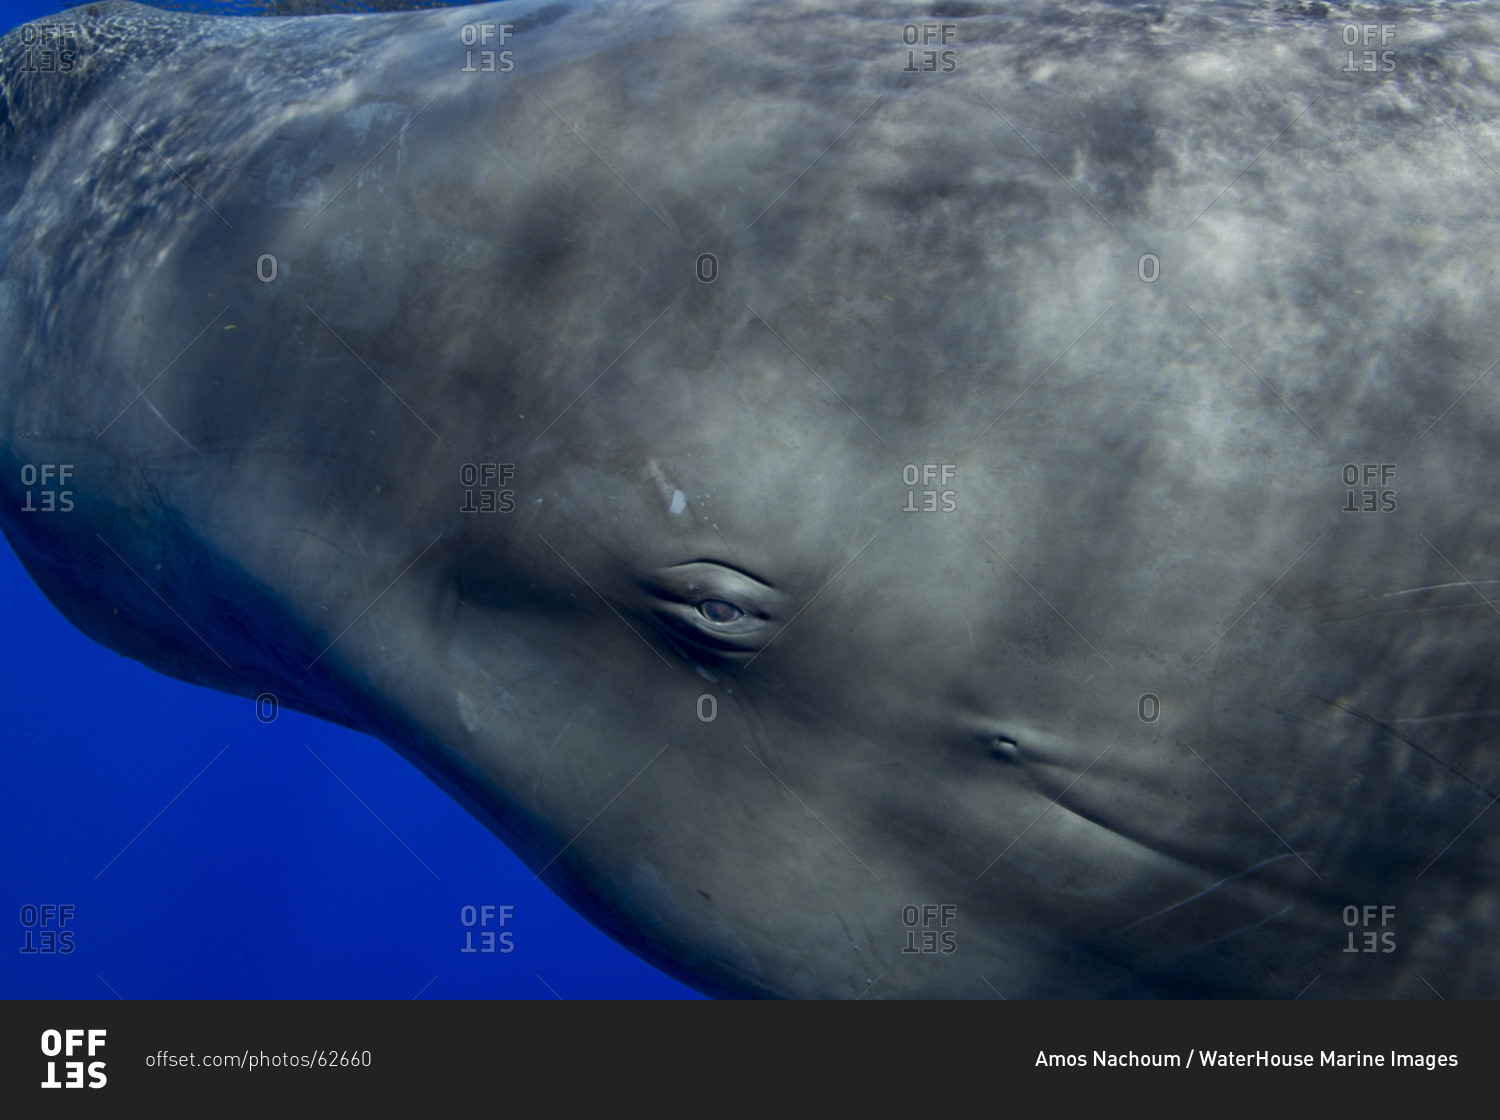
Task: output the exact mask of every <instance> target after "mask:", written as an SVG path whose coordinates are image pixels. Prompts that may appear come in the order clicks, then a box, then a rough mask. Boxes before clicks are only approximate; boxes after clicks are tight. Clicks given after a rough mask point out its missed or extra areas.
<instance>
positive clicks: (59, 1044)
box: [42, 1029, 109, 1089]
mask: <svg viewBox="0 0 1500 1120" xmlns="http://www.w3.org/2000/svg"><path fill="white" fill-rule="evenodd" d="M104 1036H105V1032H104V1031H103V1030H76V1029H74V1030H61V1031H55V1030H45V1031H43V1032H42V1056H43V1057H45V1058H47V1059H48V1062H47V1080H45V1081H43V1082H42V1088H43V1089H84V1088H88V1089H102V1088H104V1086H105V1085H107V1084H108V1083H109V1078H108V1077H106V1076H105V1074H104V1063H103V1062H89V1063H88V1068H87V1069H85V1068H84V1061H83V1056H84V1055H83V1051H84V1050H85V1047H86V1048H87V1056H88V1057H90V1058H93V1057H97V1056H98V1054H99V1051H100V1050H102V1049H103V1048H104ZM85 1037H86V1038H87V1042H85ZM75 1054H77V1055H78V1057H77V1059H76V1060H73V1061H65V1062H61V1063H59V1062H58V1061H56V1059H57V1058H59V1057H64V1058H73V1056H74V1055H75ZM59 1064H61V1066H62V1067H63V1077H64V1078H65V1079H66V1080H63V1081H59V1080H58V1079H57V1067H58V1065H59ZM85 1073H86V1074H87V1075H88V1083H87V1085H85V1084H84V1080H83V1078H84V1074H85Z"/></svg>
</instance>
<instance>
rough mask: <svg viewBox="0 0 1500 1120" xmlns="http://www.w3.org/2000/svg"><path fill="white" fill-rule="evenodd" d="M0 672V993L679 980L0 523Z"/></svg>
mask: <svg viewBox="0 0 1500 1120" xmlns="http://www.w3.org/2000/svg"><path fill="white" fill-rule="evenodd" d="M172 6H173V7H176V8H179V9H183V8H197V9H201V10H205V11H209V10H224V9H227V10H230V11H245V10H247V9H252V10H253V9H254V7H255V5H254V4H247V3H245V2H243V0H242V2H240V3H235V4H228V5H214V4H211V3H201V4H190V3H175V4H173V5H172ZM64 8H65V5H61V4H57V3H48V2H42V0H0V33H3V32H4V31H7V30H9V29H10V28H12V27H15V26H18V25H20V24H23V23H27V22H41V21H45V20H48V19H50V18H53V17H55V16H56V14H57V13H58V12H59V11H62V10H64ZM0 251H4V247H3V246H0ZM0 680H3V681H4V682H5V684H6V690H5V696H6V700H7V703H6V705H5V709H6V710H5V713H4V717H3V721H0V767H3V774H4V777H3V779H0V852H3V856H0V903H3V907H4V909H3V911H0V913H3V915H4V922H5V923H6V925H5V934H4V936H5V938H6V939H7V940H8V941H9V945H8V946H7V948H6V950H5V951H4V952H0V997H6V998H69V999H72V998H79V999H93V998H101V997H103V998H107V997H108V996H110V994H111V993H113V994H115V995H118V996H119V997H121V998H124V999H146V998H154V999H187V998H215V999H234V998H244V999H294V998H416V997H419V996H420V997H421V998H423V999H434V998H437V999H467V998H520V999H530V998H540V999H550V998H553V997H554V996H556V997H560V998H566V999H574V998H692V997H694V995H695V993H693V992H692V991H691V990H689V989H688V988H685V987H684V986H682V985H681V984H679V983H677V982H676V981H674V980H672V979H670V978H668V977H667V976H665V975H663V974H662V973H660V972H658V971H657V970H655V969H653V968H651V967H650V966H649V965H647V964H645V963H644V962H642V961H640V960H638V959H637V958H636V957H634V956H633V955H632V954H630V953H629V952H628V951H627V950H625V949H623V948H621V947H620V946H618V945H616V944H615V943H614V942H612V941H610V940H609V939H608V938H606V937H605V936H604V935H603V934H601V933H599V932H598V931H596V930H594V929H593V928H592V927H591V926H589V925H588V924H587V923H586V922H584V921H583V920H582V919H581V918H579V917H578V916H577V915H575V914H574V913H573V912H572V911H571V910H569V909H568V908H567V907H566V906H564V905H563V904H562V902H560V901H559V900H558V899H557V898H556V897H554V896H553V895H552V894H551V892H550V891H548V890H547V889H546V888H545V887H544V886H542V885H541V884H540V883H539V882H537V881H536V880H534V879H533V878H532V875H531V872H529V871H528V870H526V868H525V867H524V866H523V865H522V864H521V863H520V861H519V860H517V859H516V858H515V857H514V856H513V855H511V853H510V852H509V851H508V850H507V849H506V848H505V847H504V846H503V845H502V844H501V843H500V842H499V841H498V840H496V839H495V838H494V837H493V836H491V835H490V834H489V833H488V832H487V831H486V830H485V829H484V828H482V827H481V826H480V825H479V824H478V823H477V822H476V821H474V820H473V819H472V818H471V817H469V816H468V815H467V814H466V813H464V812H463V810H461V809H460V808H459V807H458V806H457V805H456V804H454V803H453V802H452V801H450V800H449V799H448V798H447V797H446V796H445V795H444V794H443V793H441V792H440V791H439V790H438V789H437V788H436V787H435V786H433V785H432V784H431V783H430V782H428V780H427V779H426V778H424V777H423V776H422V775H421V774H419V773H418V772H417V771H416V770H415V769H413V768H412V767H411V766H410V765H409V764H407V763H406V762H405V761H403V760H402V759H401V758H400V757H399V756H397V755H396V754H395V752H393V751H391V750H390V749H389V748H387V747H386V746H384V745H383V744H381V743H379V742H377V741H376V740H374V739H371V738H368V737H366V736H363V735H358V734H355V733H353V732H351V731H347V730H344V729H342V728H337V727H333V726H330V725H327V724H324V723H321V722H319V721H317V720H313V719H309V718H307V717H305V716H301V715H297V714H296V713H293V712H288V711H285V710H282V711H281V712H280V713H279V714H278V715H277V716H276V718H275V719H274V720H273V721H272V722H269V723H265V722H261V720H260V719H258V718H257V713H256V709H255V706H254V705H253V704H252V703H251V702H250V701H248V700H242V699H239V698H236V697H231V696H226V695H223V694H220V693H215V692H210V691H208V690H206V689H202V688H198V687H195V686H193V685H188V684H184V683H181V682H179V681H175V680H171V679H169V678H167V677H164V676H161V675H159V674H157V673H154V672H152V671H151V670H148V669H146V668H144V667H143V666H141V665H139V664H138V663H136V662H134V661H130V660H128V659H126V658H123V657H120V656H118V655H117V654H114V653H111V652H110V651H109V650H106V649H104V648H103V647H101V646H98V645H96V644H94V643H93V642H91V641H90V640H89V639H87V638H85V637H84V636H83V635H82V634H80V633H79V632H78V631H77V630H75V629H74V628H73V627H72V626H71V625H70V624H69V623H68V622H67V621H66V620H65V619H64V618H63V617H62V616H61V615H60V614H59V613H58V612H57V611H56V610H55V609H54V608H53V607H52V605H51V604H50V603H48V602H47V600H46V599H45V598H44V597H43V596H42V594H41V593H40V592H39V591H38V590H37V588H36V586H35V585H34V584H33V583H32V581H31V579H30V577H29V576H27V574H26V573H25V571H24V569H22V567H21V566H20V564H19V563H18V562H17V560H16V558H15V556H14V554H13V553H12V552H11V551H10V549H9V547H8V546H5V545H0ZM466 908H472V911H471V910H469V909H466ZM506 908H508V909H506ZM465 919H469V921H470V922H471V924H465ZM502 921H503V925H502ZM487 934H488V935H491V936H489V937H487V936H486V935H487ZM487 948H492V949H493V951H489V952H487V951H486V949H487ZM47 950H51V951H47Z"/></svg>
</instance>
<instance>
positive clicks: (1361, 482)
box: [1340, 463, 1396, 513]
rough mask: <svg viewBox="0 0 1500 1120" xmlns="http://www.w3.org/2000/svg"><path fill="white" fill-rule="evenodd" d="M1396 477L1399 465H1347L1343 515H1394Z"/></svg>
mask: <svg viewBox="0 0 1500 1120" xmlns="http://www.w3.org/2000/svg"><path fill="white" fill-rule="evenodd" d="M1395 477H1396V464H1395V463H1345V464H1344V485H1345V486H1347V487H1349V488H1350V489H1348V490H1346V491H1345V492H1344V495H1345V496H1344V506H1343V509H1342V510H1341V511H1340V512H1342V513H1393V512H1395V509H1396V491H1394V490H1392V489H1390V485H1391V481H1392V480H1393V479H1394V478H1395Z"/></svg>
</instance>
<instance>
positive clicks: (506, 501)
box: [458, 463, 516, 513]
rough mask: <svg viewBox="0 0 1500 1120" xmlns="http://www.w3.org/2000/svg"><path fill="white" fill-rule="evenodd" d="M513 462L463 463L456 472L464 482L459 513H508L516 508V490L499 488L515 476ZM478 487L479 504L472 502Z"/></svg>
mask: <svg viewBox="0 0 1500 1120" xmlns="http://www.w3.org/2000/svg"><path fill="white" fill-rule="evenodd" d="M515 473H516V465H515V464H514V463H465V464H464V465H463V466H462V467H461V468H460V469H459V472H458V480H459V481H460V482H462V483H463V484H464V504H463V505H461V506H459V507H458V512H459V513H509V512H510V511H511V510H513V509H515V508H516V492H515V491H514V490H505V489H501V487H503V486H504V485H505V484H506V483H507V482H509V481H510V480H511V479H512V478H514V477H515ZM475 486H477V487H478V488H479V504H478V505H475V504H474V490H473V489H471V488H472V487H475Z"/></svg>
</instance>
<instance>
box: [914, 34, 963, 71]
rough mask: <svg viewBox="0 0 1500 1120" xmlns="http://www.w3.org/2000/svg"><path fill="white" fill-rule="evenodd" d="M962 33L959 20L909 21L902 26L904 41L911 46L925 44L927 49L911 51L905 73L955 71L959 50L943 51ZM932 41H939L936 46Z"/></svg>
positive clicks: (922, 45) (935, 42) (923, 45)
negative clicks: (956, 21) (947, 21)
mask: <svg viewBox="0 0 1500 1120" xmlns="http://www.w3.org/2000/svg"><path fill="white" fill-rule="evenodd" d="M957 36H958V24H956V23H922V24H916V23H908V24H907V25H906V26H905V27H903V28H902V29H901V41H902V42H903V43H905V44H906V45H907V47H909V48H910V47H918V46H921V47H925V48H927V49H925V50H920V51H919V50H908V51H907V52H906V65H905V66H903V67H902V68H901V73H903V74H924V73H925V74H937V73H942V74H951V73H953V71H955V70H957V69H958V52H957V51H956V50H952V49H949V50H940V49H938V48H940V47H946V46H947V45H948V44H949V43H951V42H952V41H953V40H954V39H955V38H957ZM932 44H936V46H933V45H932Z"/></svg>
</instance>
